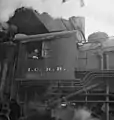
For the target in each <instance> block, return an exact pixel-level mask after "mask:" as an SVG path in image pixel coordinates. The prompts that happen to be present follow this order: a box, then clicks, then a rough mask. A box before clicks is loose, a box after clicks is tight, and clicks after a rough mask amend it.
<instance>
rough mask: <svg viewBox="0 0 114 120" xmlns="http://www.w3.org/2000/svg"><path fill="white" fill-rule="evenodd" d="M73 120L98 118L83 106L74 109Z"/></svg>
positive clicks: (93, 119) (96, 119)
mask: <svg viewBox="0 0 114 120" xmlns="http://www.w3.org/2000/svg"><path fill="white" fill-rule="evenodd" d="M73 120H99V119H98V118H94V117H92V116H91V111H90V110H89V109H87V108H85V107H83V108H78V109H76V110H75V112H74V117H73Z"/></svg>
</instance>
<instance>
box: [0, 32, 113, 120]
mask: <svg viewBox="0 0 114 120" xmlns="http://www.w3.org/2000/svg"><path fill="white" fill-rule="evenodd" d="M8 35H9V34H7V35H6V38H5V40H6V41H5V42H2V43H1V44H2V45H1V46H3V45H4V47H2V48H4V49H5V50H4V52H5V53H6V56H5V57H6V58H8V59H6V61H5V62H3V63H4V66H6V67H4V66H2V67H3V77H2V78H1V88H0V89H1V91H0V92H1V100H2V104H3V108H4V106H7V105H6V104H7V103H9V101H10V100H11V99H14V100H16V101H18V103H19V105H20V107H21V110H20V111H21V112H22V113H21V117H22V116H23V117H24V118H26V117H28V116H29V115H31V114H32V113H34V111H38V112H41V114H45V113H46V112H47V111H51V112H52V111H53V110H54V109H56V108H57V106H58V105H60V106H61V109H62V110H63V108H65V110H67V109H66V106H73V109H74V108H75V107H78V106H79V107H80V106H87V107H88V108H89V109H90V110H91V111H93V113H94V115H96V116H97V117H99V118H100V119H101V116H102V114H105V115H106V116H105V119H106V120H109V117H110V116H113V105H114V103H113V102H114V97H113V95H114V94H113V93H114V92H113V77H114V71H113V66H114V65H113V59H114V58H113V39H109V38H108V36H107V35H104V34H102V35H103V36H105V37H104V38H102V37H98V38H97V39H93V41H92V38H91V37H90V41H88V42H86V40H85V38H84V35H83V32H81V31H80V30H72V31H62V32H53V33H44V34H36V35H15V38H13V39H12V37H10V36H8ZM7 36H8V37H7ZM9 38H10V39H9ZM7 40H8V41H7ZM5 46H7V47H6V48H5ZM6 49H7V52H6ZM4 102H5V103H4ZM8 105H9V104H8ZM62 107H63V108H62ZM103 107H104V108H103ZM6 108H7V107H6ZM39 109H40V110H39ZM2 113H3V110H2ZM8 113H9V112H8ZM51 115H52V114H51ZM7 116H8V115H7ZM110 119H111V118H110ZM112 119H113V118H112Z"/></svg>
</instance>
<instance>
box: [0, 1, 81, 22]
mask: <svg viewBox="0 0 114 120" xmlns="http://www.w3.org/2000/svg"><path fill="white" fill-rule="evenodd" d="M72 4H74V5H75V6H74V8H71V7H72ZM20 7H31V8H33V9H34V10H37V11H38V12H39V13H43V12H47V13H48V14H50V15H51V16H52V17H54V18H58V17H63V16H65V17H66V18H68V17H70V16H72V15H76V13H75V12H76V11H75V12H74V9H75V7H76V8H77V9H78V8H80V0H67V2H64V4H62V0H0V22H6V21H8V19H9V17H11V16H13V14H14V12H15V10H16V9H18V8H20ZM68 9H69V11H68ZM65 11H66V12H65ZM77 14H78V12H77Z"/></svg>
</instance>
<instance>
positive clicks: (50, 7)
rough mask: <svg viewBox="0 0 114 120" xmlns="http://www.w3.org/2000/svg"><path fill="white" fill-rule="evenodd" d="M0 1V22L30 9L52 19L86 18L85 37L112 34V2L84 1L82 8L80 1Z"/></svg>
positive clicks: (113, 2)
mask: <svg viewBox="0 0 114 120" xmlns="http://www.w3.org/2000/svg"><path fill="white" fill-rule="evenodd" d="M62 1H63V0H0V22H6V21H8V19H9V17H11V16H13V14H14V11H15V10H16V9H17V8H20V7H22V6H23V7H32V8H33V9H35V10H37V11H38V12H39V13H43V12H47V13H48V14H50V15H51V16H52V17H53V18H59V17H60V18H61V17H62V18H65V19H68V18H69V17H71V16H84V17H86V21H85V25H86V27H85V28H86V30H85V31H86V32H85V33H86V36H88V35H89V34H91V33H93V32H96V31H101V32H106V33H108V35H109V36H112V35H113V34H114V32H113V31H114V27H113V26H114V14H113V13H114V8H113V4H114V0H84V4H85V6H84V7H81V6H80V1H81V0H66V1H67V2H64V4H62Z"/></svg>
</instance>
